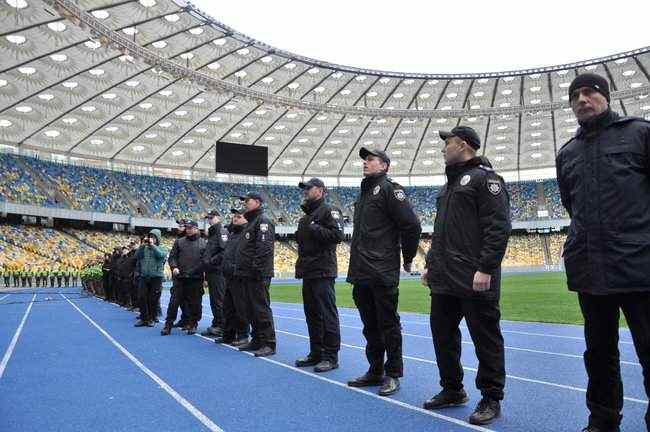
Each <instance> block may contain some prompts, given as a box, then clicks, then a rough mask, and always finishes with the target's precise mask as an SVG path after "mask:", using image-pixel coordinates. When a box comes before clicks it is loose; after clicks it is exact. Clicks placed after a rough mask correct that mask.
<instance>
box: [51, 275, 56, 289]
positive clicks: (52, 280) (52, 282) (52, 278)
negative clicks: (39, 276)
mask: <svg viewBox="0 0 650 432" xmlns="http://www.w3.org/2000/svg"><path fill="white" fill-rule="evenodd" d="M54 280H55V279H54V276H50V287H52V288H54Z"/></svg>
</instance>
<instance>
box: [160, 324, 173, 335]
mask: <svg viewBox="0 0 650 432" xmlns="http://www.w3.org/2000/svg"><path fill="white" fill-rule="evenodd" d="M171 332H172V326H170V325H169V324H165V327H163V329H162V330H160V335H161V336H168V335H169V334H170V333H171Z"/></svg>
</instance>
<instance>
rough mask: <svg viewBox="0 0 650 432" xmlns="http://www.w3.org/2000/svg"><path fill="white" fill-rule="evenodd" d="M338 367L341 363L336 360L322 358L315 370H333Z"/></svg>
mask: <svg viewBox="0 0 650 432" xmlns="http://www.w3.org/2000/svg"><path fill="white" fill-rule="evenodd" d="M338 367H339V364H338V363H337V362H336V361H334V360H321V361H320V362H318V364H317V365H316V366H314V372H317V373H322V372H329V371H331V370H334V369H337V368H338Z"/></svg>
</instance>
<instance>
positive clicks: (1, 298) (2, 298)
mask: <svg viewBox="0 0 650 432" xmlns="http://www.w3.org/2000/svg"><path fill="white" fill-rule="evenodd" d="M10 295H11V294H6V295H3V296H2V297H0V301H2V300H4V299H6V298H7V297H9V296H10Z"/></svg>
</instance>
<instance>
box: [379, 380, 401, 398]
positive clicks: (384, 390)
mask: <svg viewBox="0 0 650 432" xmlns="http://www.w3.org/2000/svg"><path fill="white" fill-rule="evenodd" d="M399 388H400V384H399V378H395V377H390V376H387V377H386V378H384V383H383V384H382V385H381V388H380V389H379V391H378V392H377V394H378V395H379V396H390V395H392V394H395V393H397V392H398V391H399Z"/></svg>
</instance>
